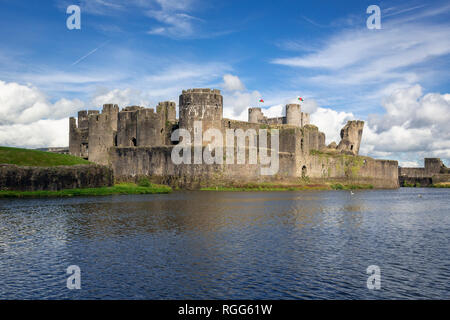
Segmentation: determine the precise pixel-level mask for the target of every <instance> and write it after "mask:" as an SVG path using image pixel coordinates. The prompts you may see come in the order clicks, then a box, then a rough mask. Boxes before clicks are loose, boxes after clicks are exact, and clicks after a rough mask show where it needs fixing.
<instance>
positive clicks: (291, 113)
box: [286, 104, 302, 126]
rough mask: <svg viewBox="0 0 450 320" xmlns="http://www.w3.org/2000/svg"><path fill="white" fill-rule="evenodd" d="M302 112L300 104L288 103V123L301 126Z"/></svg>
mask: <svg viewBox="0 0 450 320" xmlns="http://www.w3.org/2000/svg"><path fill="white" fill-rule="evenodd" d="M301 118H302V113H301V111H300V105H299V104H287V105H286V124H290V125H294V126H300V123H301Z"/></svg>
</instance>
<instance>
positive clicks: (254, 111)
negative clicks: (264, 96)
mask: <svg viewBox="0 0 450 320" xmlns="http://www.w3.org/2000/svg"><path fill="white" fill-rule="evenodd" d="M263 120H264V114H263V113H262V111H261V108H248V122H250V123H261V122H263Z"/></svg>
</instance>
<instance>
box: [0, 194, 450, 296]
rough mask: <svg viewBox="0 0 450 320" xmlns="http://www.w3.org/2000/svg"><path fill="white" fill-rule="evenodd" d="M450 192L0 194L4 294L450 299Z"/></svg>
mask: <svg viewBox="0 0 450 320" xmlns="http://www.w3.org/2000/svg"><path fill="white" fill-rule="evenodd" d="M449 193H450V191H449V189H433V188H428V189H424V188H400V189H397V190H370V191H369V190H363V191H354V194H353V195H352V194H351V193H350V192H349V191H308V192H206V191H204V192H174V193H172V194H167V195H124V196H105V197H96V198H87V197H79V198H65V199H23V200H17V199H15V200H9V199H0V299H95V298H101V299H410V298H418V299H422V298H438V299H450V281H449V280H450V255H449V252H450V242H449V241H448V234H449V231H450V197H449V195H450V194H449ZM70 265H78V266H79V267H80V269H81V290H69V289H67V288H66V279H67V277H68V275H67V274H66V268H67V267H68V266H70ZM369 265H377V266H379V267H380V269H381V289H380V290H369V289H368V288H367V287H366V281H367V278H368V275H367V274H366V269H367V267H368V266H369Z"/></svg>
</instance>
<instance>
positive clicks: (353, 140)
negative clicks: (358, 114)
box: [337, 120, 364, 155]
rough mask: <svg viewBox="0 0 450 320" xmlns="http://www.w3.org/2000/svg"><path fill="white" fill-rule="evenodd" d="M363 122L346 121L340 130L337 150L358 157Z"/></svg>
mask: <svg viewBox="0 0 450 320" xmlns="http://www.w3.org/2000/svg"><path fill="white" fill-rule="evenodd" d="M363 128H364V121H359V120H358V121H356V120H354V121H347V124H346V125H345V127H344V128H342V130H341V142H339V145H338V147H337V149H338V150H339V151H344V152H347V153H350V154H353V155H358V153H359V146H360V144H361V138H362V134H363Z"/></svg>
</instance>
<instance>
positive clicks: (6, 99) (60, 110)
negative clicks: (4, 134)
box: [0, 80, 84, 125]
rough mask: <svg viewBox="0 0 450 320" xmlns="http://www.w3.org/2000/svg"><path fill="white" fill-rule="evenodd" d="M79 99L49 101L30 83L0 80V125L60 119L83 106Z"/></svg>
mask: <svg viewBox="0 0 450 320" xmlns="http://www.w3.org/2000/svg"><path fill="white" fill-rule="evenodd" d="M83 106H84V103H83V102H82V101H80V100H67V99H60V100H58V101H56V102H55V103H53V104H52V103H50V102H49V101H48V100H47V97H46V96H45V95H44V94H43V93H42V92H41V91H40V90H39V89H37V88H35V87H32V86H31V85H21V84H18V83H15V82H9V83H7V82H4V81H1V80H0V125H10V124H18V123H20V124H28V123H32V122H35V121H38V120H40V119H61V118H63V117H67V116H68V115H70V114H72V113H74V112H76V111H77V110H79V109H81V108H83Z"/></svg>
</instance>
